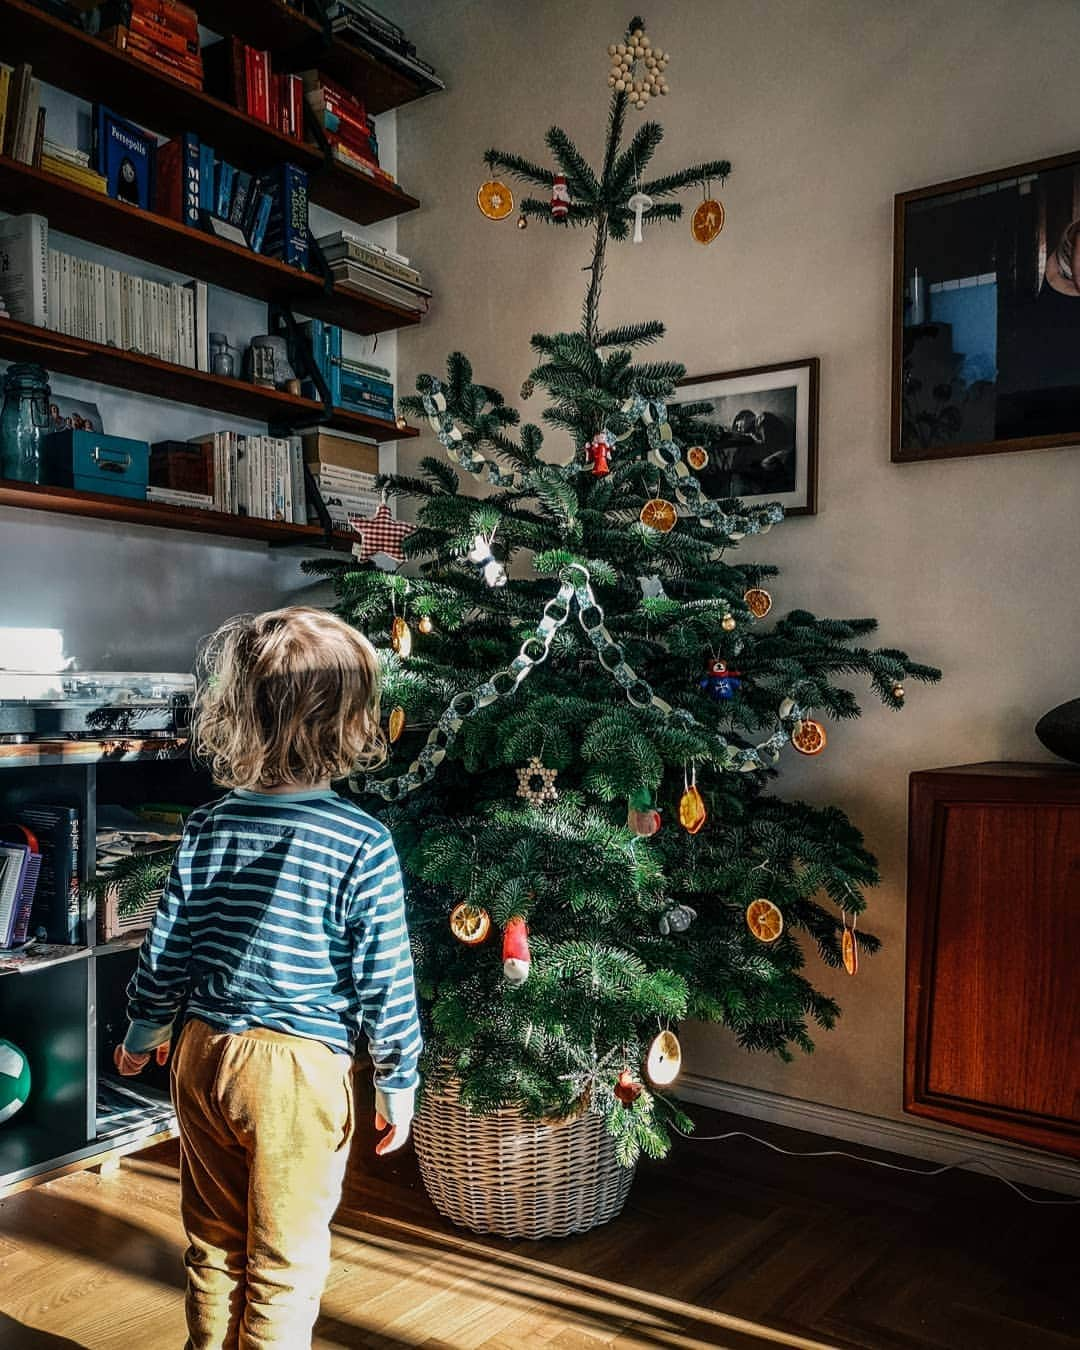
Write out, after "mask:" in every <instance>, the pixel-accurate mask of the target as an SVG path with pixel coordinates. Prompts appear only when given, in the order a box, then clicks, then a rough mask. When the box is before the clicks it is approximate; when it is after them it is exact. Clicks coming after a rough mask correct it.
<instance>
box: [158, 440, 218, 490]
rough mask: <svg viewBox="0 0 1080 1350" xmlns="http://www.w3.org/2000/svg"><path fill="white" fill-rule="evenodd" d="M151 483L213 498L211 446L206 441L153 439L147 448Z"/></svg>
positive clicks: (159, 486)
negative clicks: (148, 448)
mask: <svg viewBox="0 0 1080 1350" xmlns="http://www.w3.org/2000/svg"><path fill="white" fill-rule="evenodd" d="M150 486H151V487H154V488H163V489H166V488H167V489H169V490H170V491H173V492H184V493H188V494H191V495H193V496H196V497H203V496H208V497H209V498H210V500H211V502H213V497H214V457H213V448H212V446H210V445H209V444H208V443H206V442H205V441H204V442H202V443H201V444H199V445H190V444H189V443H188V442H187V441H155V442H154V443H153V445H151V447H150Z"/></svg>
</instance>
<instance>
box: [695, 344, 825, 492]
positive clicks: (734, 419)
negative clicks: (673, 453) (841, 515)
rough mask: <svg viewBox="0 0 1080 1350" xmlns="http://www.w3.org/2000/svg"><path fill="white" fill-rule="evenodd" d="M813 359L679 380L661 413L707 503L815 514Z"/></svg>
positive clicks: (815, 394) (815, 376)
mask: <svg viewBox="0 0 1080 1350" xmlns="http://www.w3.org/2000/svg"><path fill="white" fill-rule="evenodd" d="M818 365H819V363H818V358H817V357H816V356H810V357H806V358H805V359H804V360H801V361H785V362H782V363H780V364H778V365H775V366H754V367H752V368H751V369H748V370H732V371H726V372H724V373H722V374H719V375H695V376H694V377H693V378H691V379H686V380H683V382H682V383H681V384H680V385H679V388H678V393H677V397H676V398H675V399H674V400H673V402H672V405H671V406H670V407H669V413H668V415H669V417H670V418H671V421H672V423H673V424H674V430H675V432H676V435H677V436H678V438H679V440H680V441H681V443H682V444H683V445H684V446H687V447H689V446H692V445H694V446H700V447H701V448H702V449H703V450H704V451H705V452H706V453H707V455H708V460H707V462H706V463H705V464H704V465H703V466H702V468H700V469H698V470H697V471H696V472H697V477H698V481H699V482H700V484H701V487H702V491H704V492H705V493H706V494H707V495H708V496H709V497H712V498H714V499H715V500H718V501H722V500H723V499H725V498H727V497H738V498H739V499H740V500H742V501H744V502H749V503H754V502H771V501H777V502H779V503H780V504H781V506H783V508H784V510H785V512H786V513H787V514H788V515H789V516H812V515H815V514H816V513H817V433H818Z"/></svg>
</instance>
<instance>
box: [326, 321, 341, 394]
mask: <svg viewBox="0 0 1080 1350" xmlns="http://www.w3.org/2000/svg"><path fill="white" fill-rule="evenodd" d="M327 328H328V330H329V341H330V399H331V402H332V403H333V405H334V407H335V408H337V407H338V406H339V405H340V404H341V325H340V324H338V323H331V324H328V325H327Z"/></svg>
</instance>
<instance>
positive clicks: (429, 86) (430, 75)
mask: <svg viewBox="0 0 1080 1350" xmlns="http://www.w3.org/2000/svg"><path fill="white" fill-rule="evenodd" d="M327 15H328V17H329V19H330V27H331V29H332V30H333V33H334V36H335V37H340V38H341V39H342V40H343V41H345V42H350V43H352V44H353V45H354V46H357V47H361V48H362V49H363V50H364V51H367V52H370V53H371V54H372V55H373V56H377V57H379V58H380V59H381V60H383V61H385V62H386V64H387V65H389V66H391V67H392V68H393V69H395V70H399V71H401V72H402V74H404V75H408V76H409V77H410V78H411V79H413V80H415V81H416V83H417V84H419V85H420V86H421V88H423V89H424V90H426V91H429V92H430V91H433V90H436V89H445V88H446V85H445V84H444V83H443V82H442V80H440V79H439V77H438V75H436V74H435V69H434V67H433V66H429V65H428V63H427V62H426V61H421V59H420V58H419V57H418V56H417V54H416V48H415V47H414V46H413V44H412V43H411V42H410V41H409V40H408V38H407V37H406V36H405V33H404V30H403V29H401V28H399V27H398V25H397V24H396V23H391V21H390V20H389V19H387V18H385V17H384V16H383V15H382V14H379V13H377V12H376V11H375V10H373V9H372V8H371V7H370V6H369V5H365V4H362V3H361V0H332V3H330V4H329V5H328V6H327Z"/></svg>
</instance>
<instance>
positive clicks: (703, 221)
mask: <svg viewBox="0 0 1080 1350" xmlns="http://www.w3.org/2000/svg"><path fill="white" fill-rule="evenodd" d="M723 228H724V208H723V206H722V205H721V203H720V202H718V201H716V200H715V199H714V198H712V197H707V198H706V199H705V200H704V201H703V202H702V203H701V205H700V206H699V207H698V209H697V210H696V211H695V212H694V216H693V219H692V220H691V222H690V233H691V234H692V235H693V236H694V238H695V239H696V240H697V241H698V243H699V244H711V243H712V241H713V240H714V239H715V238H716V236H717V235H718V234H719V233H720V231H721V230H722V229H723Z"/></svg>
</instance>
